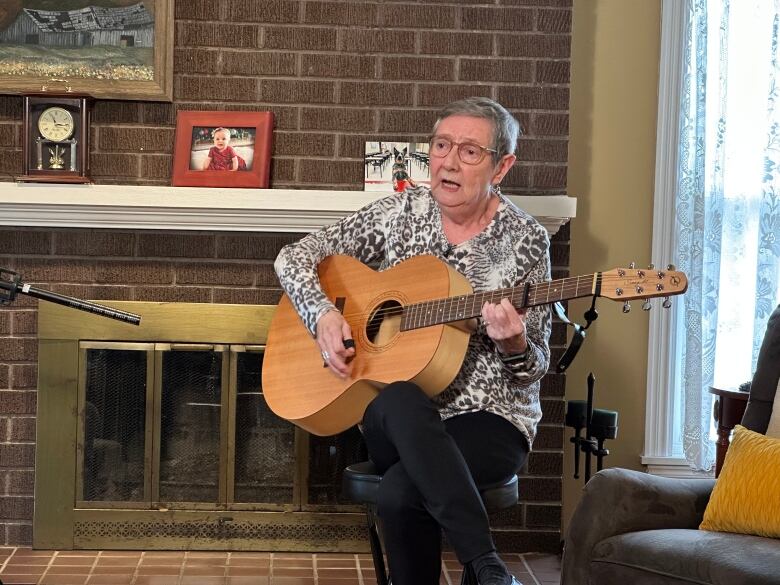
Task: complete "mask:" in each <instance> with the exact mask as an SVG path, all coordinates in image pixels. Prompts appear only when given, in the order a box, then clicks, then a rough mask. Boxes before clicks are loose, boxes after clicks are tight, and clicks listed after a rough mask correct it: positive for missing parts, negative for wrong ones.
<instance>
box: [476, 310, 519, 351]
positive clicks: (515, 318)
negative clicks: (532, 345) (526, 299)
mask: <svg viewBox="0 0 780 585" xmlns="http://www.w3.org/2000/svg"><path fill="white" fill-rule="evenodd" d="M525 313H526V309H515V308H514V307H513V306H512V303H511V302H510V301H509V299H501V302H500V303H495V304H494V303H485V304H484V305H482V322H483V323H484V324H485V333H487V334H488V337H490V339H492V340H493V342H494V343H495V344H496V347H497V348H498V351H500V352H501V353H502V354H504V355H512V354H516V353H523V352H524V351H525V350H526V349H527V348H528V340H527V339H526V333H525Z"/></svg>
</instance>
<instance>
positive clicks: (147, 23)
mask: <svg viewBox="0 0 780 585" xmlns="http://www.w3.org/2000/svg"><path fill="white" fill-rule="evenodd" d="M0 42H2V43H9V44H20V45H21V44H34V45H44V46H50V47H89V46H95V45H109V46H122V47H124V46H129V47H133V46H136V47H152V46H154V16H153V15H152V14H151V13H150V12H149V11H148V10H147V9H146V7H145V6H144V3H143V2H139V3H137V4H134V5H132V6H124V7H103V6H88V7H86V8H82V9H80V10H33V9H31V8H22V10H21V11H20V12H19V14H18V15H17V17H16V20H14V21H13V22H12V23H11V24H10V25H9V26H8V27H7V28H6V29H5V30H2V31H0Z"/></svg>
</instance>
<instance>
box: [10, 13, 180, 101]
mask: <svg viewBox="0 0 780 585" xmlns="http://www.w3.org/2000/svg"><path fill="white" fill-rule="evenodd" d="M173 2H174V0H3V2H0V93H10V94H13V93H20V94H26V93H37V92H41V91H51V92H59V93H63V92H71V91H72V92H75V93H79V94H85V95H91V96H93V97H96V98H101V99H120V100H121V99H127V100H155V101H172V99H173Z"/></svg>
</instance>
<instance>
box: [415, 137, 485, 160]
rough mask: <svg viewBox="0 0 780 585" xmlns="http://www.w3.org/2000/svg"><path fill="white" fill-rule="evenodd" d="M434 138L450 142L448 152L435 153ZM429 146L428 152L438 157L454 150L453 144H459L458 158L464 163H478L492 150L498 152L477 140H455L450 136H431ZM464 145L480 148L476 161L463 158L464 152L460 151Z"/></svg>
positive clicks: (442, 156)
mask: <svg viewBox="0 0 780 585" xmlns="http://www.w3.org/2000/svg"><path fill="white" fill-rule="evenodd" d="M434 140H444V141H447V142H449V144H450V147H449V148H448V149H447V152H445V153H443V154H434V152H433V141H434ZM428 146H429V152H428V154H429V155H430V156H435V157H436V158H444V157H445V156H447V155H448V154H449V153H450V152H451V151H452V147H453V146H457V147H458V150H457V153H458V159H459V160H460V162H462V163H463V164H464V165H478V164H479V163H481V162H482V161H483V160H485V156H486V155H487V153H488V152H492V153H493V154H498V151H497V150H496V149H495V148H488V147H487V146H481V145H479V144H476V143H475V142H455V141H454V140H452V139H450V138H447V137H446V136H431V138H430V140H428ZM463 146H471V147H474V148H479V150H480V156H479V159H478V160H476V161H474V162H469V161H466V160H463V154H462V153H461V151H460V149H461V147H463Z"/></svg>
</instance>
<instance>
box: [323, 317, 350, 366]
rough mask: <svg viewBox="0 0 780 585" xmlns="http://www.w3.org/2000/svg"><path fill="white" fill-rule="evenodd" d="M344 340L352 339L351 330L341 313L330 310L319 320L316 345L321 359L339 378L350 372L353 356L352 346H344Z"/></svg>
mask: <svg viewBox="0 0 780 585" xmlns="http://www.w3.org/2000/svg"><path fill="white" fill-rule="evenodd" d="M346 339H352V329H350V327H349V323H347V321H346V319H344V316H343V315H342V314H341V313H339V312H338V311H334V310H331V311H328V312H327V313H325V314H324V315H323V316H322V317H320V318H319V320H318V321H317V345H319V346H320V352H321V353H322V359H323V360H324V361H325V363H327V365H328V367H330V369H331V370H332V371H333V372H334V373H335V374H336V375H337V376H339V377H340V378H346V377H347V376H349V374H350V373H351V372H352V363H351V359H352V358H353V357H354V356H355V348H354V346H353V347H349V348H347V347H345V346H344V341H345V340H346Z"/></svg>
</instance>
